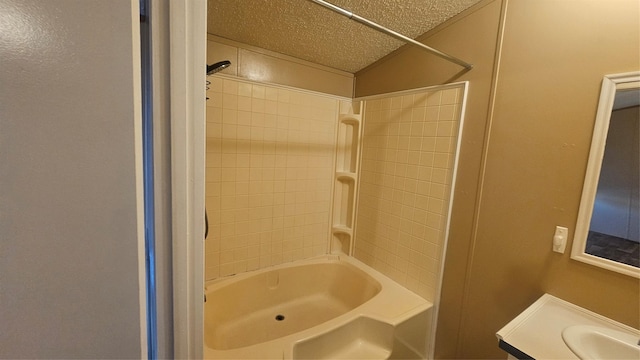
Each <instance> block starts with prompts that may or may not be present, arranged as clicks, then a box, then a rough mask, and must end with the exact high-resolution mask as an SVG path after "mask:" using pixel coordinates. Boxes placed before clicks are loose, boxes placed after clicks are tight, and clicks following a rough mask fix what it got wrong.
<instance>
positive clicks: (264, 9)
mask: <svg viewBox="0 0 640 360" xmlns="http://www.w3.org/2000/svg"><path fill="white" fill-rule="evenodd" d="M479 1H480V0H329V2H330V3H332V4H334V5H337V6H339V7H342V8H344V9H346V10H348V11H351V12H353V13H354V14H356V15H360V16H362V17H364V18H367V19H369V20H371V21H374V22H377V23H378V24H380V25H382V26H384V27H387V28H389V29H391V30H394V31H397V32H399V33H401V34H403V35H406V36H408V37H410V38H416V37H418V36H419V35H422V34H423V33H425V32H427V31H428V30H430V29H432V28H434V27H435V26H437V25H439V24H440V23H442V22H444V21H446V20H447V19H449V18H451V17H452V16H454V15H456V14H458V13H460V12H461V11H463V10H465V9H467V8H468V7H470V6H471V5H473V4H475V3H477V2H479ZM208 7H209V9H208V20H207V23H208V24H207V32H208V33H210V34H213V35H217V36H220V37H223V38H227V39H230V40H234V41H237V42H240V43H244V44H249V45H253V46H257V47H261V48H264V49H268V50H271V51H275V52H278V53H281V54H285V55H289V56H293V57H296V58H299V59H304V60H308V61H311V62H314V63H317V64H321V65H326V66H329V67H332V68H336V69H340V70H344V71H347V72H350V73H354V72H356V71H358V70H360V69H362V68H364V67H366V66H367V65H369V64H371V63H373V62H375V61H376V60H378V59H380V58H381V57H383V56H385V55H387V54H389V53H390V52H392V51H393V50H395V49H397V48H398V47H400V46H402V45H404V43H403V42H401V41H399V40H396V39H394V38H392V37H390V36H389V35H386V34H382V33H380V32H378V31H376V30H373V29H371V28H368V27H366V26H364V25H361V24H359V23H356V22H355V21H353V20H349V19H348V18H346V17H345V16H342V15H340V14H338V13H335V12H333V11H331V10H329V9H326V8H324V7H322V6H320V5H317V4H315V3H312V2H310V1H308V0H208ZM451 55H453V56H455V54H451Z"/></svg>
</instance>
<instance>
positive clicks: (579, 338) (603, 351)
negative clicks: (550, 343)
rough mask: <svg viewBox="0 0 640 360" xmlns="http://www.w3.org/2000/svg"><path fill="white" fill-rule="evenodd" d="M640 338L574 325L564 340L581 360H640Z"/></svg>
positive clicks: (563, 333) (564, 336)
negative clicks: (639, 342)
mask: <svg viewBox="0 0 640 360" xmlns="http://www.w3.org/2000/svg"><path fill="white" fill-rule="evenodd" d="M639 339H640V337H638V336H635V335H632V334H629V333H625V332H622V331H618V330H613V329H608V328H605V327H600V326H589V325H574V326H569V327H567V328H565V329H564V330H563V331H562V340H564V342H565V344H567V346H568V347H569V349H571V351H573V353H574V354H576V355H577V356H578V357H579V358H580V359H633V360H638V359H640V346H639V345H638V340H639Z"/></svg>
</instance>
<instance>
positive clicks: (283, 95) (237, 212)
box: [205, 76, 340, 279]
mask: <svg viewBox="0 0 640 360" xmlns="http://www.w3.org/2000/svg"><path fill="white" fill-rule="evenodd" d="M208 79H209V80H210V81H211V84H210V85H209V90H208V91H207V96H208V97H209V100H208V101H207V160H206V161H207V163H206V207H207V213H208V219H209V236H208V237H207V240H206V242H205V247H206V257H205V272H206V273H205V276H206V279H213V278H216V277H219V276H225V275H230V274H234V273H239V272H243V271H248V270H255V269H259V268H263V267H266V266H270V265H276V264H280V263H284V262H288V261H293V260H297V259H302V258H307V257H312V256H316V255H320V254H324V253H326V251H327V241H328V238H329V234H328V231H329V214H330V208H331V206H330V205H331V185H332V181H333V179H332V174H333V162H334V158H335V147H336V146H335V145H336V144H335V141H336V127H337V112H338V106H339V101H340V100H339V99H338V98H335V97H329V96H324V95H320V94H314V93H309V92H304V91H298V90H294V89H288V88H282V87H276V86H269V85H264V84H259V83H252V82H246V81H240V80H235V79H229V78H223V77H218V76H211V77H209V78H208Z"/></svg>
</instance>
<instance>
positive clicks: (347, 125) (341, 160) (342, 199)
mask: <svg viewBox="0 0 640 360" xmlns="http://www.w3.org/2000/svg"><path fill="white" fill-rule="evenodd" d="M360 112H361V103H359V102H354V103H350V102H342V103H341V104H340V114H339V115H338V139H337V151H336V165H335V167H336V170H335V171H336V172H335V185H334V191H333V216H332V217H333V221H332V226H331V234H332V241H331V252H333V253H339V252H344V253H347V254H349V255H353V236H354V218H355V207H356V194H357V186H358V181H357V180H358V161H359V154H360V153H359V151H360V139H361V132H362V115H361V114H360Z"/></svg>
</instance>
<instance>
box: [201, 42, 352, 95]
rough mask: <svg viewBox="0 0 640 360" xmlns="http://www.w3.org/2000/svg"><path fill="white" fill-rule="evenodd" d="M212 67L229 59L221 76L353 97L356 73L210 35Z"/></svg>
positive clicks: (208, 47) (208, 59)
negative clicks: (229, 64)
mask: <svg viewBox="0 0 640 360" xmlns="http://www.w3.org/2000/svg"><path fill="white" fill-rule="evenodd" d="M207 36H208V38H207V39H208V41H207V61H208V63H209V64H212V63H215V62H218V61H222V60H230V61H231V66H229V67H228V68H226V69H225V70H223V71H222V72H221V73H223V74H226V75H232V76H237V77H239V78H243V79H247V80H252V81H257V82H260V83H265V84H278V85H285V86H292V87H295V88H300V89H306V90H311V91H318V92H322V93H326V94H332V95H337V96H344V97H351V96H352V95H353V81H354V77H353V74H351V73H348V72H344V71H341V70H337V69H332V68H329V67H327V66H322V65H318V64H314V63H311V62H308V61H304V60H301V59H297V58H294V57H291V56H287V55H283V54H278V53H275V52H273V51H268V50H265V49H261V48H257V47H255V46H250V45H246V44H241V43H238V42H235V41H231V40H227V39H224V38H221V37H217V36H215V35H211V34H209V35H207Z"/></svg>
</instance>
